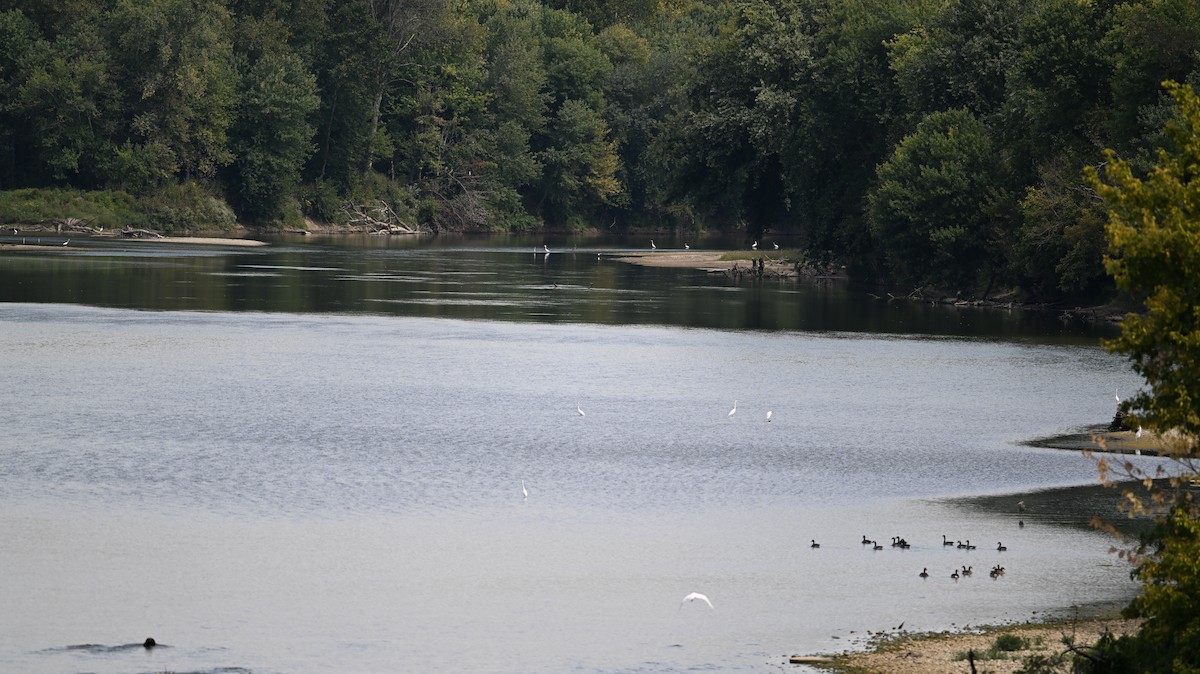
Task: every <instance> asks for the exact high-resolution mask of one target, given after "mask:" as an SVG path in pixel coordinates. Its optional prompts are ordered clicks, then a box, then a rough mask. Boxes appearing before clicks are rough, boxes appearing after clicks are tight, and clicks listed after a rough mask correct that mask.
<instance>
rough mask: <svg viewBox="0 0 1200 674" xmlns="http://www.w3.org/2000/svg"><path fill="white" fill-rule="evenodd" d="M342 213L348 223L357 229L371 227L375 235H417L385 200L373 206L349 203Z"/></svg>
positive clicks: (343, 206)
mask: <svg viewBox="0 0 1200 674" xmlns="http://www.w3.org/2000/svg"><path fill="white" fill-rule="evenodd" d="M341 211H342V212H343V213H345V214H346V218H347V221H348V222H349V223H350V224H351V225H353V226H356V227H369V228H370V229H371V230H372V231H373V232H374V233H375V234H416V233H417V231H416V230H415V229H413V228H411V227H409V226H408V225H406V224H404V222H403V221H402V220H401V219H400V216H399V215H396V211H394V210H392V207H391V206H389V205H388V204H387V202H385V201H383V200H377V201H376V202H375V203H372V204H356V203H354V202H353V201H347V202H346V203H345V204H343V205H342V208H341Z"/></svg>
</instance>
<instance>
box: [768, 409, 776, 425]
mask: <svg viewBox="0 0 1200 674" xmlns="http://www.w3.org/2000/svg"><path fill="white" fill-rule="evenodd" d="M773 414H775V413H774V412H772V411H771V410H767V422H768V423H770V421H771V415H773Z"/></svg>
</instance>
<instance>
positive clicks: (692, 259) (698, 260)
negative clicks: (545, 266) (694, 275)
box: [612, 250, 795, 276]
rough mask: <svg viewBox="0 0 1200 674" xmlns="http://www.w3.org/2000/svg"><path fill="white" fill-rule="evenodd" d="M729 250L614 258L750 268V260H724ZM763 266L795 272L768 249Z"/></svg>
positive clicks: (704, 267) (781, 272) (678, 265)
mask: <svg viewBox="0 0 1200 674" xmlns="http://www.w3.org/2000/svg"><path fill="white" fill-rule="evenodd" d="M729 252H730V251H727V250H670V251H667V250H664V251H653V252H647V253H635V254H632V255H623V256H621V257H614V258H612V259H614V260H616V261H617V262H625V263H628V264H637V265H642V266H643V267H674V268H679V269H700V270H702V271H707V272H723V271H727V270H729V269H730V268H732V267H733V266H734V265H737V266H738V267H740V268H741V269H743V270H748V269H749V268H750V260H722V259H721V257H722V256H724V255H726V254H728V253H729ZM777 254H778V253H777ZM762 259H763V267H764V270H765V271H766V272H769V273H771V274H773V275H780V276H786V275H790V274H794V273H795V266H794V263H793V262H789V261H787V260H784V259H782V258H776V259H772V258H771V255H770V254H769V253H768V252H767V251H763V253H762Z"/></svg>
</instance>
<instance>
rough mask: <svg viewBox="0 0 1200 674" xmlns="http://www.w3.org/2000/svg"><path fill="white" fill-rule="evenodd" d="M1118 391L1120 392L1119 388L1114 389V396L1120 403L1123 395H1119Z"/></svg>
mask: <svg viewBox="0 0 1200 674" xmlns="http://www.w3.org/2000/svg"><path fill="white" fill-rule="evenodd" d="M1118 393H1119V390H1118V389H1113V397H1114V398H1116V399H1117V402H1118V403H1119V402H1121V396H1119V395H1117V394H1118Z"/></svg>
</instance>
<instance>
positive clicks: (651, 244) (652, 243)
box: [650, 239, 658, 250]
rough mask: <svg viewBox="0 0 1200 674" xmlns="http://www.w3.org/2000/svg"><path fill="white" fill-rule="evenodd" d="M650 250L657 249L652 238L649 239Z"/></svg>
mask: <svg viewBox="0 0 1200 674" xmlns="http://www.w3.org/2000/svg"><path fill="white" fill-rule="evenodd" d="M650 250H658V246H656V245H654V239H650Z"/></svg>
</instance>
